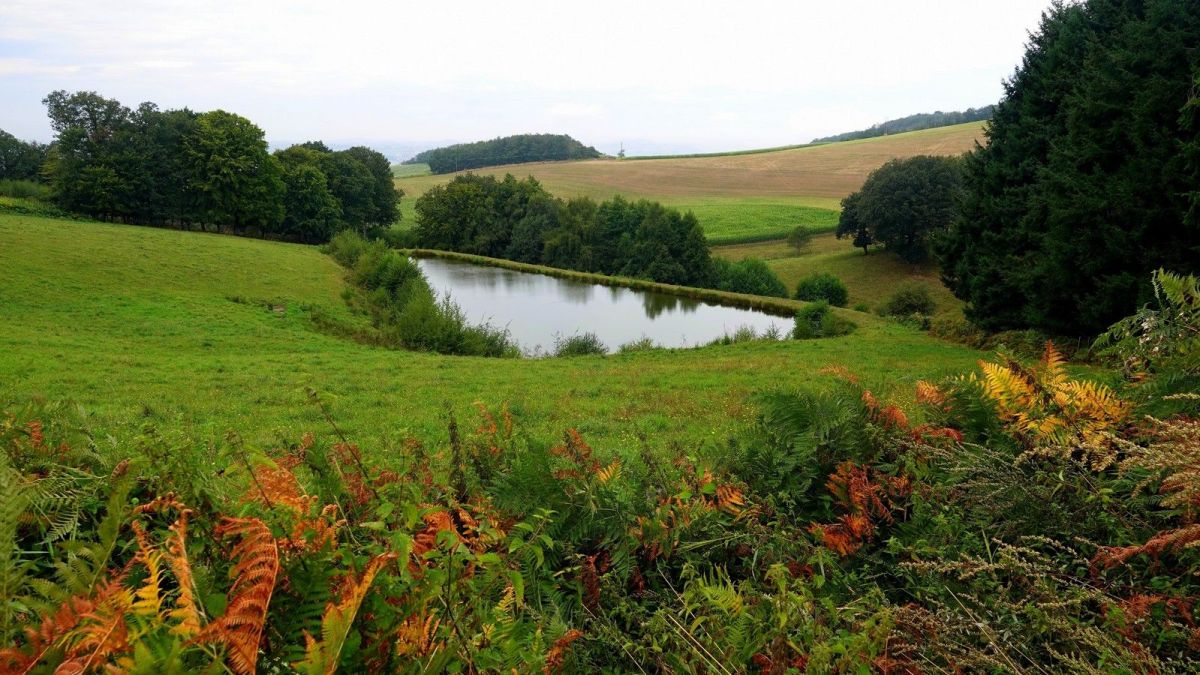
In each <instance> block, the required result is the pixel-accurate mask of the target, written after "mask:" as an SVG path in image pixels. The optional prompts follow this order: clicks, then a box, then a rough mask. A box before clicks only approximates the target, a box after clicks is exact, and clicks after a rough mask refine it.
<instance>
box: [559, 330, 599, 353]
mask: <svg viewBox="0 0 1200 675" xmlns="http://www.w3.org/2000/svg"><path fill="white" fill-rule="evenodd" d="M607 353H608V347H606V346H604V343H603V342H601V341H600V338H599V337H597V335H596V334H595V333H591V332H587V333H579V334H576V335H572V336H571V337H568V338H564V337H562V336H555V338H554V355H555V356H584V355H586V354H607Z"/></svg>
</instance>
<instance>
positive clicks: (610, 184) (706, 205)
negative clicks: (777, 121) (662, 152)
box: [396, 123, 983, 242]
mask: <svg viewBox="0 0 1200 675" xmlns="http://www.w3.org/2000/svg"><path fill="white" fill-rule="evenodd" d="M982 132H983V125H982V124H979V123H970V124H963V125H958V126H951V127H941V128H937V129H926V130H922V131H915V132H910V133H905V134H897V135H894V136H886V137H880V138H872V139H865V140H857V141H846V142H842V143H834V144H828V145H816V146H805V147H800V148H794V149H787V150H779V151H774V152H762V153H749V154H746V153H740V154H739V153H734V154H727V155H711V156H703V157H676V158H661V159H645V160H631V159H625V160H615V159H601V160H588V161H579V162H554V163H536V164H522V165H518V166H500V167H494V168H488V169H482V170H479V171H477V172H476V173H483V174H491V175H496V176H503V175H504V174H506V173H512V174H514V175H518V176H526V175H532V176H534V177H535V178H537V179H538V180H539V181H541V182H542V184H543V185H545V187H546V188H547V189H548V190H549V191H550V192H551V193H553V194H555V195H556V196H560V197H573V196H588V197H593V198H597V199H604V198H608V197H611V196H613V195H614V194H621V195H625V196H627V197H631V198H647V199H655V200H658V201H661V202H663V203H665V204H667V205H670V206H674V207H677V208H681V209H690V210H692V211H694V212H695V213H696V215H697V217H698V218H700V221H701V225H703V226H704V227H705V230H706V232H707V233H708V234H709V238H710V239H711V240H714V241H717V242H722V241H724V242H731V241H737V240H748V239H762V238H771V237H781V236H783V235H784V234H786V232H787V231H788V230H789V229H791V228H792V227H795V226H796V225H799V224H805V225H808V226H810V227H813V228H814V229H827V228H829V227H832V226H833V225H834V224H836V221H837V214H836V209H837V208H838V203H839V201H840V200H841V199H842V197H845V196H846V195H847V194H849V193H851V192H853V191H854V190H857V189H858V188H859V186H861V185H862V183H863V181H864V180H866V177H867V174H869V173H870V172H871V170H872V169H874V168H875V167H877V166H879V165H881V164H883V163H884V162H886V161H887V160H889V159H892V158H894V157H909V156H912V155H921V154H931V155H952V154H958V153H961V152H965V151H967V150H969V149H971V148H972V147H974V144H975V143H976V141H979V140H982V137H983V135H982ZM453 175H454V174H450V175H445V176H417V177H410V178H402V179H398V180H397V181H396V185H397V186H398V187H400V188H401V189H403V190H404V192H405V198H404V200H403V202H402V209H403V211H404V214H405V218H407V219H409V222H411V214H412V205H413V202H414V200H415V199H416V198H418V197H419V196H420V195H421V194H423V193H424V192H425V191H426V190H428V189H429V188H430V187H431V186H433V185H437V184H439V183H442V182H445V181H447V180H450V179H451V178H453Z"/></svg>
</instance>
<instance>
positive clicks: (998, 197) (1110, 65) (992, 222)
mask: <svg viewBox="0 0 1200 675" xmlns="http://www.w3.org/2000/svg"><path fill="white" fill-rule="evenodd" d="M1197 53H1200V4H1198V3H1195V2H1178V1H1177V0H1090V1H1088V2H1085V3H1080V4H1056V5H1055V6H1053V7H1052V8H1051V9H1050V10H1048V11H1047V12H1046V13H1045V15H1044V16H1043V17H1042V22H1041V25H1040V28H1039V30H1038V31H1037V33H1036V34H1034V35H1033V36H1032V37H1031V40H1030V42H1029V45H1028V49H1027V51H1026V53H1025V56H1024V59H1023V61H1022V63H1021V66H1020V68H1019V69H1018V71H1017V72H1016V74H1015V75H1014V76H1013V78H1012V79H1011V80H1010V81H1008V82H1007V83H1006V85H1005V96H1004V99H1003V100H1002V101H1001V102H1000V104H999V105H998V106H997V108H996V113H995V116H994V117H993V119H992V122H991V124H990V125H989V126H988V128H987V138H988V142H987V145H986V146H983V147H979V148H977V149H976V150H975V151H974V152H973V153H971V154H970V156H969V157H968V159H967V162H966V176H965V185H966V191H965V194H966V197H965V200H964V203H963V212H962V218H961V219H960V220H959V221H958V223H957V225H956V226H955V227H954V228H952V230H951V232H950V234H949V236H948V237H946V238H945V245H944V247H943V248H942V250H941V254H940V258H941V262H942V270H943V278H944V280H945V281H946V284H947V285H948V286H949V287H950V288H951V290H953V291H954V293H955V295H957V296H958V297H959V298H961V299H963V300H965V301H966V302H967V308H966V312H967V316H968V317H969V318H970V319H971V320H972V321H973V322H975V323H977V324H978V325H980V326H982V327H984V328H987V329H1005V328H1025V327H1032V328H1037V329H1042V330H1045V331H1048V332H1052V333H1057V334H1067V335H1083V334H1095V333H1098V332H1099V331H1101V330H1103V329H1104V328H1105V327H1106V326H1108V325H1109V324H1111V323H1112V322H1113V321H1115V320H1116V319H1118V318H1119V317H1121V316H1124V315H1126V314H1129V313H1130V312H1131V311H1133V310H1134V309H1135V308H1136V307H1137V306H1138V305H1140V304H1143V303H1144V302H1146V301H1148V300H1149V299H1150V297H1151V289H1150V285H1149V283H1148V281H1147V280H1148V279H1149V278H1150V273H1151V271H1152V270H1154V269H1157V268H1159V267H1165V268H1167V269H1172V270H1176V271H1179V272H1195V271H1197V270H1200V213H1198V212H1197V209H1196V204H1197V196H1196V195H1197V186H1198V185H1200V162H1197V161H1196V160H1197V155H1196V149H1197V145H1196V144H1197V140H1196V139H1197V138H1198V136H1197V133H1198V131H1200V124H1198V122H1200V120H1198V119H1197V113H1196V111H1197V105H1198V104H1197V100H1196V91H1197V78H1198V77H1200V61H1197V59H1196V54H1197Z"/></svg>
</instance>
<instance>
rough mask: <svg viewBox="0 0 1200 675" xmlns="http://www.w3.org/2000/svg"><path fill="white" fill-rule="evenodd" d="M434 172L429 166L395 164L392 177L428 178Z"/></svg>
mask: <svg viewBox="0 0 1200 675" xmlns="http://www.w3.org/2000/svg"><path fill="white" fill-rule="evenodd" d="M431 173H432V172H431V171H430V170H429V165H428V164H393V165H392V175H393V176H395V177H396V178H412V177H415V176H428V175H430V174H431Z"/></svg>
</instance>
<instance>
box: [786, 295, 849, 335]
mask: <svg viewBox="0 0 1200 675" xmlns="http://www.w3.org/2000/svg"><path fill="white" fill-rule="evenodd" d="M853 330H854V323H852V322H851V321H850V320H848V319H845V318H843V317H841V316H839V315H838V314H835V313H834V312H833V311H832V310H830V309H829V302H828V301H826V300H817V301H816V302H810V303H808V304H807V305H805V306H804V308H803V309H801V310H800V311H798V312H796V325H795V327H794V328H793V329H792V337H793V338H795V339H797V340H812V339H814V338H826V337H837V336H839V335H846V334H848V333H850V332H851V331H853Z"/></svg>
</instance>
